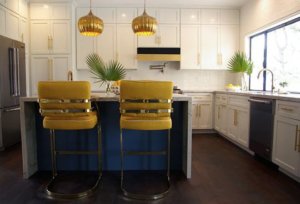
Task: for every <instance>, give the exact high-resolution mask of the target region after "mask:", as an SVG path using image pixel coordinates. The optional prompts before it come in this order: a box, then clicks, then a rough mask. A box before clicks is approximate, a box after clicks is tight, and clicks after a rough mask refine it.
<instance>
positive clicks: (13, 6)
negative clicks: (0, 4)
mask: <svg viewBox="0 0 300 204" xmlns="http://www.w3.org/2000/svg"><path fill="white" fill-rule="evenodd" d="M5 2H6V4H5V6H6V7H7V8H8V9H10V10H12V11H13V12H15V13H19V0H6V1H5Z"/></svg>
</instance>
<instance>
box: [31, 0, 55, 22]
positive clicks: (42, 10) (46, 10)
mask: <svg viewBox="0 0 300 204" xmlns="http://www.w3.org/2000/svg"><path fill="white" fill-rule="evenodd" d="M51 14H52V12H51V7H50V6H49V4H41V3H36V4H35V3H34V4H30V19H38V20H45V19H50V15H51Z"/></svg>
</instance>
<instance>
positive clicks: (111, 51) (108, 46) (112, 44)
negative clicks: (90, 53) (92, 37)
mask: <svg viewBox="0 0 300 204" xmlns="http://www.w3.org/2000/svg"><path fill="white" fill-rule="evenodd" d="M115 33H116V25H115V24H106V25H105V29H104V30H103V33H102V34H101V35H100V36H99V37H97V44H96V51H97V53H98V54H99V56H100V57H101V58H102V59H103V60H104V62H108V61H110V60H113V59H115V57H116V39H115V38H116V35H115Z"/></svg>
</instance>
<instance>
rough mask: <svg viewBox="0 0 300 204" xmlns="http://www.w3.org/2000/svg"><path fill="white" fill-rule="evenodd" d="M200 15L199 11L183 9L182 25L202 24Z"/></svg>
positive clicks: (181, 15)
mask: <svg viewBox="0 0 300 204" xmlns="http://www.w3.org/2000/svg"><path fill="white" fill-rule="evenodd" d="M199 13H200V12H199V10H198V9H181V14H180V19H181V24H198V23H199V22H200V15H199ZM181 28H182V26H181Z"/></svg>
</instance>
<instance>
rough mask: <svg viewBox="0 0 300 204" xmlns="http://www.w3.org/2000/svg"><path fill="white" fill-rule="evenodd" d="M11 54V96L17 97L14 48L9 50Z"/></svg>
mask: <svg viewBox="0 0 300 204" xmlns="http://www.w3.org/2000/svg"><path fill="white" fill-rule="evenodd" d="M8 53H9V86H10V87H9V90H10V95H11V96H14V95H15V83H14V81H15V80H14V75H15V73H14V66H15V65H14V48H9V49H8Z"/></svg>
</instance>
